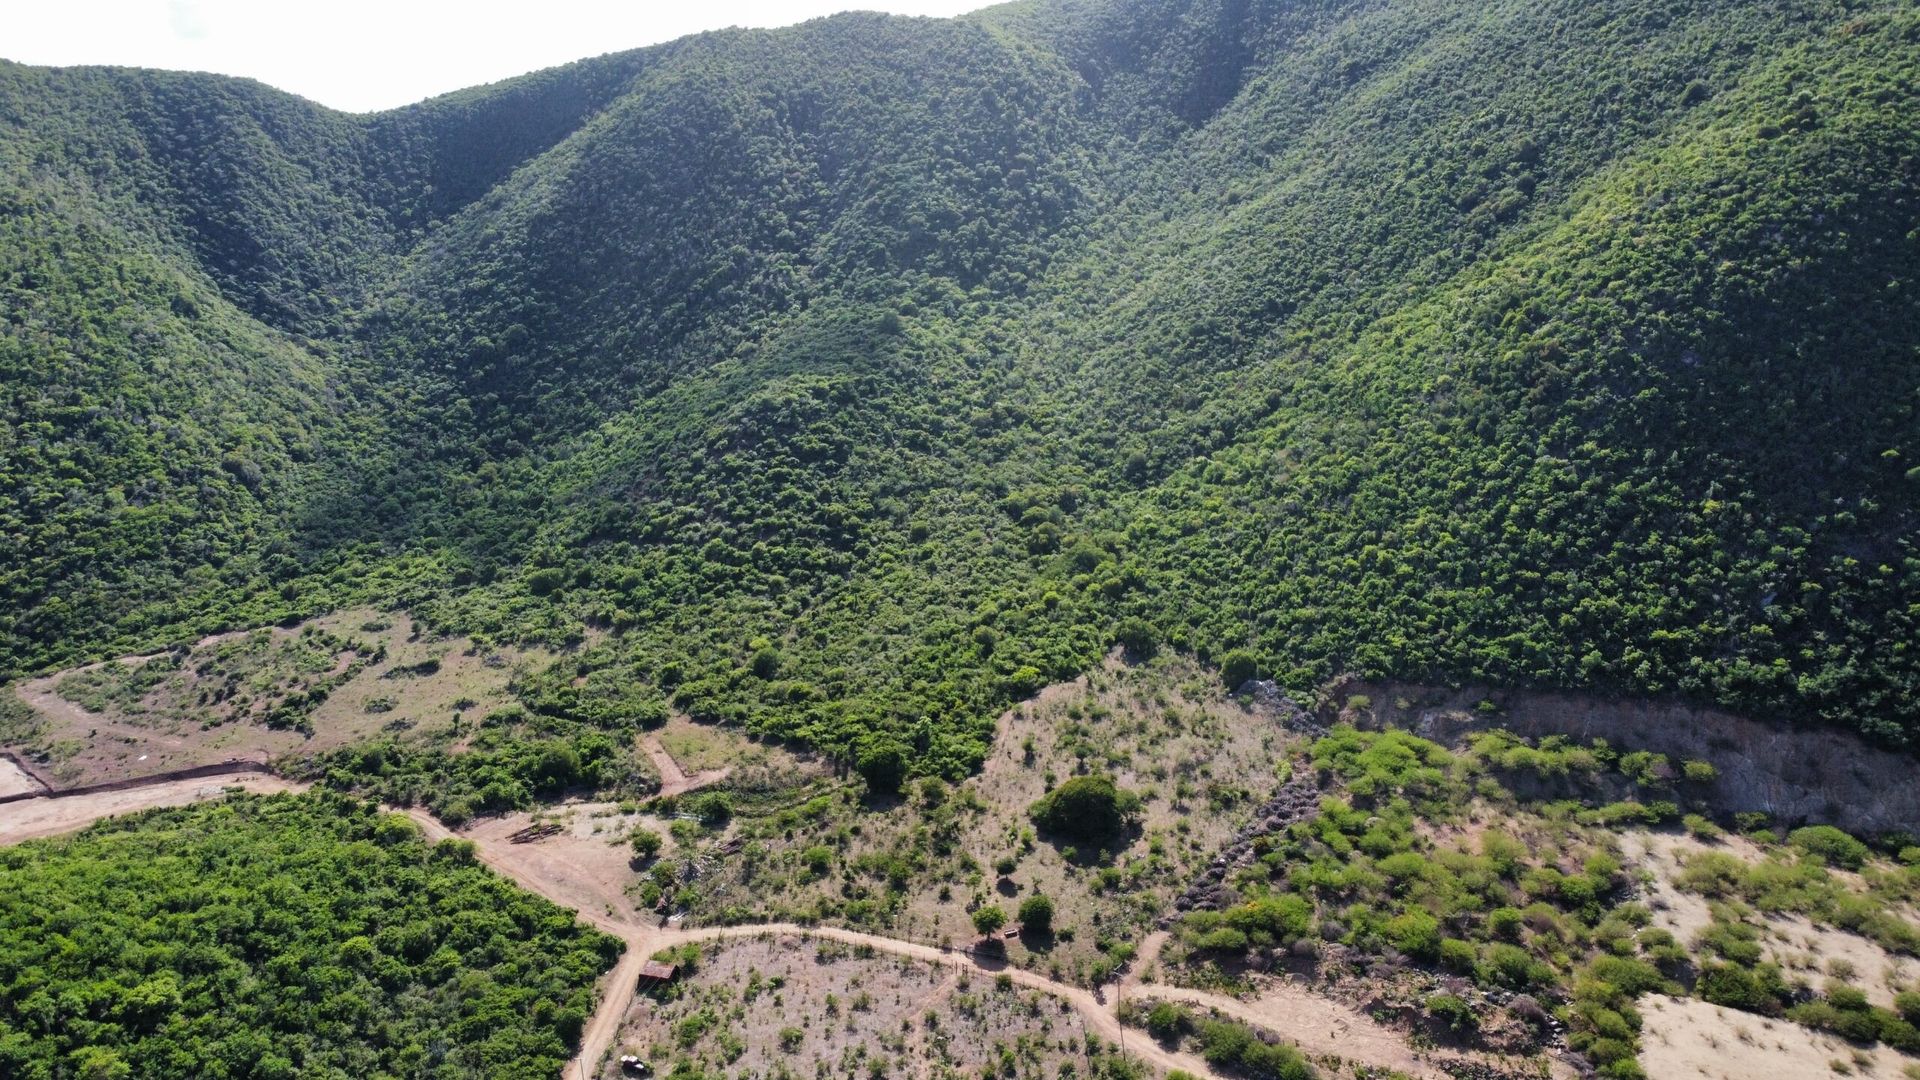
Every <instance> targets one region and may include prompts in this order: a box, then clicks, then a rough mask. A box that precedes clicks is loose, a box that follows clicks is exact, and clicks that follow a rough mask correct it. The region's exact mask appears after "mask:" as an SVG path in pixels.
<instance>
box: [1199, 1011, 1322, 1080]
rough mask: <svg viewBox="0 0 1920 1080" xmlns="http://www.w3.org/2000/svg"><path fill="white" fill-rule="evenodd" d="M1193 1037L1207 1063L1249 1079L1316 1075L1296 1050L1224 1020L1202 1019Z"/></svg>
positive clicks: (1302, 1079)
mask: <svg viewBox="0 0 1920 1080" xmlns="http://www.w3.org/2000/svg"><path fill="white" fill-rule="evenodd" d="M1193 1037H1194V1041H1195V1042H1197V1043H1199V1047H1200V1056H1201V1057H1203V1058H1205V1059H1206V1060H1207V1064H1209V1065H1212V1066H1214V1067H1216V1068H1220V1069H1225V1070H1226V1071H1228V1072H1229V1073H1232V1074H1234V1075H1236V1076H1245V1077H1249V1078H1251V1080H1312V1078H1313V1077H1315V1076H1317V1075H1319V1074H1318V1073H1316V1072H1315V1071H1314V1068H1313V1066H1311V1065H1308V1064H1307V1062H1306V1059H1305V1058H1303V1057H1301V1056H1300V1051H1298V1050H1295V1049H1294V1048H1293V1047H1291V1046H1287V1045H1285V1044H1283V1043H1270V1042H1267V1041H1265V1040H1263V1039H1262V1038H1261V1037H1260V1035H1259V1033H1258V1032H1255V1031H1254V1030H1253V1029H1252V1028H1249V1027H1247V1026H1245V1025H1243V1024H1236V1023H1233V1022H1232V1021H1228V1020H1202V1021H1200V1022H1199V1024H1198V1025H1197V1026H1196V1027H1195V1030H1194V1036H1193Z"/></svg>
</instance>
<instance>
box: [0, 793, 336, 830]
mask: <svg viewBox="0 0 1920 1080" xmlns="http://www.w3.org/2000/svg"><path fill="white" fill-rule="evenodd" d="M306 788H307V785H305V784H300V783H296V782H294V781H291V780H282V779H280V778H279V777H276V776H237V777H213V778H211V779H204V778H203V779H198V780H172V781H165V782H161V783H155V784H148V785H145V786H143V787H137V788H128V789H126V790H123V791H102V792H96V793H93V794H88V795H71V796H67V797H65V798H59V799H53V798H42V799H26V800H24V801H21V802H16V803H8V804H6V805H5V806H0V844H17V843H19V842H20V841H22V840H32V839H34V838H36V837H41V836H56V835H58V834H60V833H66V832H72V831H74V830H75V829H81V828H85V827H86V826H88V825H90V824H92V823H93V822H95V821H98V820H100V819H101V818H104V817H114V816H117V815H120V814H131V813H134V812H136V811H140V810H151V809H153V808H155V807H159V806H185V805H186V804H188V803H194V802H200V801H202V800H204V799H218V798H221V797H223V796H225V795H226V794H227V792H229V791H232V790H236V789H237V790H240V791H247V792H252V793H254V794H258V795H270V794H274V793H276V792H282V791H304V790H306Z"/></svg>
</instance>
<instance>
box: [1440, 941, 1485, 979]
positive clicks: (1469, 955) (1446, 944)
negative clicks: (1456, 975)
mask: <svg viewBox="0 0 1920 1080" xmlns="http://www.w3.org/2000/svg"><path fill="white" fill-rule="evenodd" d="M1479 960H1480V952H1479V950H1477V949H1475V948H1474V947H1473V943H1472V942H1470V941H1462V940H1460V939H1459V938H1446V939H1444V940H1443V941H1441V942H1440V963H1441V965H1442V966H1443V967H1446V968H1448V969H1450V970H1453V971H1458V972H1460V973H1461V974H1466V973H1468V972H1470V971H1472V970H1473V965H1474V964H1476V963H1478V962H1479Z"/></svg>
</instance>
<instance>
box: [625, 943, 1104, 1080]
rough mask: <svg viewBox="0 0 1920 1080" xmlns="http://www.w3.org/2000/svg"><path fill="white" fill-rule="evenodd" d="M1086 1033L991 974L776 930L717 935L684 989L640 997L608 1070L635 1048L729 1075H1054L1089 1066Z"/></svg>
mask: <svg viewBox="0 0 1920 1080" xmlns="http://www.w3.org/2000/svg"><path fill="white" fill-rule="evenodd" d="M1085 1033H1086V1027H1085V1022H1084V1019H1083V1017H1082V1015H1081V1014H1080V1013H1079V1012H1078V1011H1076V1010H1075V1009H1074V1008H1073V1007H1072V1006H1071V1005H1070V1004H1068V1003H1067V1002H1065V1001H1063V1000H1062V999H1059V998H1056V997H1053V996H1052V995H1049V994H1046V993H1042V992H1040V991H1037V990H1034V989H1030V988H1028V987H1024V986H1020V985H1017V984H1016V985H1008V986H1005V987H1001V986H997V985H996V982H995V980H994V978H993V977H992V976H991V975H988V974H986V973H984V972H981V973H976V972H969V971H963V970H955V969H953V968H950V967H946V966H942V965H936V964H930V963H925V962H922V961H918V960H913V959H908V958H904V957H899V956H889V955H887V954H885V953H876V952H874V951H873V950H871V949H863V948H861V947H860V946H857V945H848V944H843V943H840V942H836V941H830V940H819V939H815V938H810V937H802V936H799V935H792V934H784V935H770V936H767V937H765V938H752V939H735V940H732V941H725V942H710V943H707V944H705V945H703V946H702V949H701V955H700V957H699V959H698V960H697V961H696V963H695V965H694V971H693V973H692V974H691V975H690V976H688V977H687V978H686V979H685V981H684V982H683V984H682V985H680V986H679V987H677V988H675V989H674V990H673V991H671V992H670V993H668V994H667V995H664V996H663V997H660V998H656V997H652V996H647V995H642V996H641V997H639V998H637V999H636V1000H635V1002H634V1004H633V1005H632V1007H631V1008H630V1009H629V1010H628V1012H627V1014H626V1017H625V1018H624V1022H623V1023H622V1025H621V1028H620V1033H619V1036H618V1039H617V1041H616V1047H615V1050H616V1052H615V1053H614V1054H613V1055H612V1057H613V1059H614V1060H610V1061H609V1062H607V1063H606V1064H605V1065H604V1066H603V1067H602V1069H601V1071H600V1072H599V1073H598V1075H599V1076H602V1077H606V1078H609V1080H610V1078H613V1077H617V1076H619V1075H620V1072H619V1068H618V1064H617V1059H618V1057H619V1055H620V1054H621V1053H634V1054H639V1055H640V1056H642V1057H643V1058H647V1059H649V1060H651V1061H652V1062H653V1063H654V1065H655V1067H656V1068H659V1069H664V1067H665V1065H666V1063H667V1062H669V1061H674V1060H681V1059H689V1060H693V1061H697V1062H700V1063H702V1064H704V1065H705V1067H707V1068H708V1069H711V1070H715V1071H724V1072H725V1073H726V1074H727V1075H731V1076H773V1075H781V1074H780V1073H779V1072H777V1070H779V1069H781V1068H782V1067H784V1068H785V1069H786V1070H790V1072H789V1073H788V1074H789V1075H795V1076H813V1075H816V1070H821V1071H822V1072H823V1073H824V1072H829V1071H830V1072H832V1073H833V1074H835V1075H846V1074H848V1073H849V1072H853V1071H857V1072H858V1073H859V1074H861V1075H873V1076H883V1075H884V1076H896V1077H945V1076H955V1075H961V1074H965V1075H972V1076H978V1075H982V1074H983V1072H984V1071H988V1070H990V1071H992V1072H994V1073H997V1074H1002V1075H1020V1076H1029V1075H1033V1076H1047V1077H1052V1076H1055V1075H1058V1074H1059V1073H1060V1067H1061V1066H1062V1065H1065V1064H1068V1063H1071V1064H1073V1065H1074V1066H1075V1067H1076V1068H1077V1069H1080V1070H1082V1071H1084V1070H1085V1069H1086V1067H1087V1054H1086V1041H1085ZM1003 1062H1009V1063H1015V1068H1016V1071H1015V1072H1005V1073H1003V1072H1002V1063H1003Z"/></svg>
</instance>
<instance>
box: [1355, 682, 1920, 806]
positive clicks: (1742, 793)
mask: <svg viewBox="0 0 1920 1080" xmlns="http://www.w3.org/2000/svg"><path fill="white" fill-rule="evenodd" d="M1320 697H1321V702H1322V704H1321V705H1320V707H1319V709H1318V710H1317V716H1318V719H1319V721H1320V722H1321V723H1322V724H1332V723H1335V722H1342V721H1344V722H1347V723H1351V724H1354V725H1355V726H1356V727H1362V728H1375V729H1378V728H1386V727H1398V728H1405V729H1407V730H1409V731H1412V732H1413V733H1414V734H1416V735H1419V736H1421V737H1422V738H1428V739H1433V740H1435V741H1436V742H1441V743H1457V742H1459V741H1461V740H1463V739H1464V738H1466V737H1467V736H1468V735H1470V734H1472V733H1474V732H1476V731H1484V730H1487V729H1490V728H1505V729H1507V730H1509V731H1512V732H1514V733H1515V734H1518V735H1523V736H1526V737H1527V738H1530V739H1537V738H1541V737H1544V736H1547V735H1565V736H1568V737H1571V738H1575V739H1580V740H1583V741H1585V740H1592V739H1605V740H1607V742H1608V743H1610V744H1611V745H1613V746H1615V747H1618V748H1621V749H1635V750H1651V751H1654V752H1656V753H1661V754H1666V755H1667V756H1668V757H1671V758H1673V759H1675V760H1676V761H1679V760H1682V759H1689V758H1691V759H1698V760H1701V761H1707V762H1711V763H1712V764H1713V766H1714V768H1715V769H1716V770H1718V772H1719V776H1718V778H1717V779H1716V780H1714V781H1713V782H1712V784H1710V785H1707V786H1706V787H1705V789H1704V791H1703V796H1704V797H1705V798H1707V799H1708V800H1709V801H1710V802H1711V803H1712V804H1713V806H1714V807H1715V808H1716V809H1717V810H1720V811H1723V812H1726V813H1740V812H1745V811H1759V812H1762V813H1767V814H1772V815H1774V816H1776V817H1779V818H1782V819H1784V820H1785V821H1788V822H1792V823H1799V822H1805V821H1814V822H1823V823H1826V824H1831V825H1836V826H1839V827H1840V828H1843V829H1846V830H1848V831H1849V832H1857V833H1876V832H1888V831H1892V830H1898V829H1904V830H1909V831H1915V832H1920V783H1915V782H1914V774H1915V772H1916V770H1917V769H1920V762H1916V761H1915V760H1914V759H1913V758H1911V757H1908V756H1906V755H1903V754H1897V753H1893V752H1891V751H1887V750H1881V749H1878V748H1876V747H1873V746H1870V745H1868V744H1867V743H1866V742H1864V741H1863V740H1861V739H1859V738H1857V737H1855V736H1853V735H1850V734H1848V733H1846V732H1843V731H1835V730H1818V729H1788V728H1783V727H1777V726H1774V725H1772V724H1766V723H1762V722H1760V721H1757V720H1750V719H1747V718H1745V717H1741V716H1735V715H1733V714H1731V713H1727V712H1722V711H1719V710H1717V709H1704V708H1693V707H1690V706H1686V705H1678V704H1671V703H1663V702H1653V701H1633V700H1613V699H1608V698H1600V697H1587V696H1581V695H1576V694H1564V693H1548V692H1537V691H1521V690H1495V689H1491V688H1488V687H1475V686H1468V687H1463V688H1461V689H1458V690H1453V689H1447V688H1444V687H1431V686H1415V685H1407V684H1399V683H1369V682H1363V681H1360V680H1358V679H1352V678H1346V679H1338V680H1335V681H1333V682H1331V683H1329V684H1327V686H1325V687H1323V688H1322V690H1321V694H1320ZM1356 697H1364V698H1366V699H1367V704H1366V705H1365V706H1364V707H1356V706H1350V705H1349V704H1348V703H1349V702H1353V701H1354V699H1355V698H1356ZM1481 702H1491V703H1492V704H1493V705H1494V706H1495V707H1494V709H1492V710H1490V711H1489V710H1485V709H1482V708H1479V707H1478V706H1479V705H1480V703H1481Z"/></svg>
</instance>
